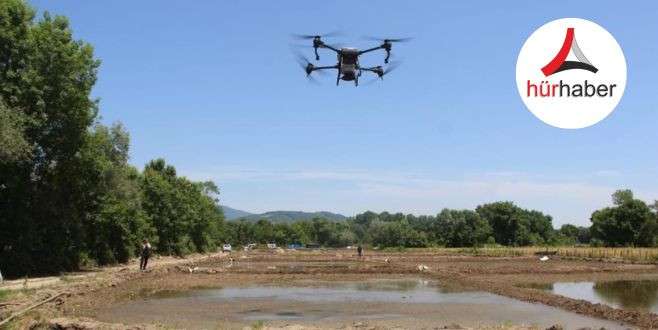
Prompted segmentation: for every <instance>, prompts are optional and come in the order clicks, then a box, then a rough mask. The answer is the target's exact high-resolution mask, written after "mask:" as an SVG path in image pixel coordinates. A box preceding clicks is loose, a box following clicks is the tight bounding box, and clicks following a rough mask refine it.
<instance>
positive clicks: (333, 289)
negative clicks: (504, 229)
mask: <svg viewBox="0 0 658 330" xmlns="http://www.w3.org/2000/svg"><path fill="white" fill-rule="evenodd" d="M96 317H97V318H98V319H100V320H101V321H103V320H112V321H114V322H123V323H152V322H156V321H157V322H158V323H160V324H164V325H167V326H172V327H180V328H207V327H217V326H219V327H221V328H241V327H242V326H244V325H249V324H252V323H253V322H258V321H265V322H287V323H288V322H292V323H293V324H295V323H299V324H309V323H310V324H316V325H317V324H319V325H323V326H326V325H331V326H333V325H338V324H344V323H341V322H348V323H349V322H353V321H358V320H362V321H368V322H385V323H383V324H386V325H388V326H390V324H389V323H388V322H397V323H396V324H402V325H403V327H407V328H422V327H432V326H442V325H448V324H451V323H458V324H461V325H466V326H479V325H483V324H486V325H500V324H509V323H511V324H524V325H535V326H538V327H542V328H545V327H549V326H551V325H553V324H562V325H563V326H565V327H566V328H569V329H571V328H581V327H591V328H601V327H605V328H606V329H617V328H624V327H622V326H621V325H620V324H617V323H613V322H609V321H605V320H599V319H595V318H591V317H586V316H582V315H578V314H575V313H570V312H567V311H563V310H560V309H556V308H553V307H548V306H545V305H539V304H530V303H526V302H521V301H517V300H514V299H510V298H506V297H502V296H498V295H494V294H491V293H487V292H480V291H456V290H454V289H452V290H448V289H444V288H442V287H441V286H439V285H438V283H436V282H433V281H427V280H423V279H405V280H400V279H396V280H372V281H358V282H357V281H353V282H310V281H299V282H295V283H294V285H291V286H268V285H254V286H246V287H226V288H222V289H198V290H191V291H187V292H183V293H177V294H173V293H171V292H166V293H165V294H155V295H151V296H149V297H147V298H144V299H139V300H135V301H130V302H126V303H123V304H119V305H115V306H112V307H110V308H107V309H104V310H101V311H99V312H98V313H97V315H96ZM400 322H401V323H400Z"/></svg>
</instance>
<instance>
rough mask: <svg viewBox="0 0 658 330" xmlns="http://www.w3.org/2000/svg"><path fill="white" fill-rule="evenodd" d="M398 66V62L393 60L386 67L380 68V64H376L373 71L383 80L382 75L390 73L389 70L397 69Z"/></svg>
mask: <svg viewBox="0 0 658 330" xmlns="http://www.w3.org/2000/svg"><path fill="white" fill-rule="evenodd" d="M398 66H400V62H393V63H391V64H389V65H388V66H387V67H386V68H382V66H381V65H380V66H378V67H376V68H375V70H374V72H375V73H376V74H377V76H379V79H381V80H384V76H385V75H387V74H389V73H391V71H393V70H395V69H397V67H398Z"/></svg>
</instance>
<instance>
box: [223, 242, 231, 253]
mask: <svg viewBox="0 0 658 330" xmlns="http://www.w3.org/2000/svg"><path fill="white" fill-rule="evenodd" d="M232 250H233V248H232V247H231V244H224V246H222V252H231V251H232Z"/></svg>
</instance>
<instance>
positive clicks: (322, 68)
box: [313, 65, 338, 71]
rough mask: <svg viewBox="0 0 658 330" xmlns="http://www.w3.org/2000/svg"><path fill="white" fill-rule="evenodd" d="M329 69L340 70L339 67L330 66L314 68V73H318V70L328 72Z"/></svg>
mask: <svg viewBox="0 0 658 330" xmlns="http://www.w3.org/2000/svg"><path fill="white" fill-rule="evenodd" d="M328 69H338V65H330V66H315V67H313V71H317V70H328Z"/></svg>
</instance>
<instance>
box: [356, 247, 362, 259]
mask: <svg viewBox="0 0 658 330" xmlns="http://www.w3.org/2000/svg"><path fill="white" fill-rule="evenodd" d="M356 253H357V254H358V255H359V258H361V256H363V248H362V247H361V245H359V246H358V247H357V248H356Z"/></svg>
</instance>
